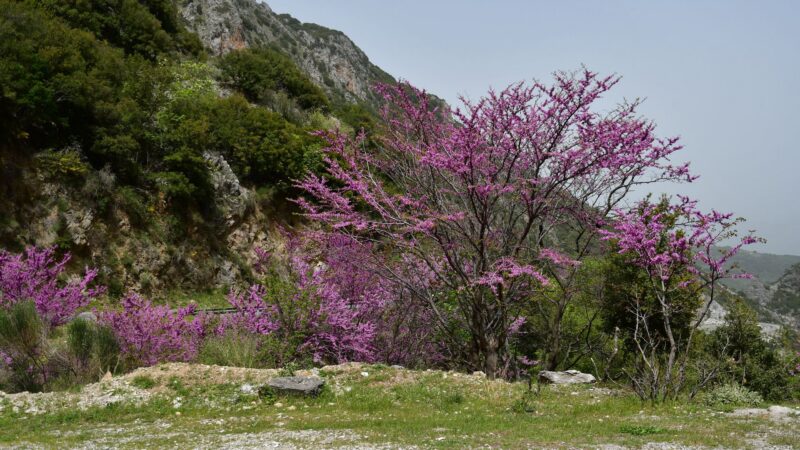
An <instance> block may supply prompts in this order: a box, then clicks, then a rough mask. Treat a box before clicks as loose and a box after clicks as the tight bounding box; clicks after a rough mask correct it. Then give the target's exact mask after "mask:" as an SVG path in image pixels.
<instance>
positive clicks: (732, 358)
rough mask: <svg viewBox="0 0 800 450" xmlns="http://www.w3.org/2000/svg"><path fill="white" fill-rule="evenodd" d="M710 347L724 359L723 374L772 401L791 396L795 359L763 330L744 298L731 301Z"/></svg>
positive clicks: (713, 334)
mask: <svg viewBox="0 0 800 450" xmlns="http://www.w3.org/2000/svg"><path fill="white" fill-rule="evenodd" d="M709 341H710V346H711V350H710V352H711V353H713V354H714V355H715V356H716V357H717V358H718V359H720V360H721V361H724V364H723V369H724V370H723V377H725V378H727V380H728V381H730V382H733V383H738V384H740V385H742V386H743V387H745V388H747V389H749V390H752V391H755V392H758V393H759V394H760V395H761V396H762V397H763V398H764V399H766V400H769V401H781V400H788V399H791V398H792V397H793V396H794V395H796V394H797V393H796V392H795V391H794V390H793V389H792V388H791V385H792V381H793V380H792V379H793V378H794V377H793V376H792V373H791V372H792V369H793V368H794V366H793V365H792V361H791V359H790V358H787V357H786V356H784V353H783V351H782V349H781V348H780V346H779V345H778V342H776V341H772V340H767V339H765V338H764V336H762V334H761V328H760V327H759V325H758V318H757V316H756V313H755V311H753V309H752V308H750V307H749V306H748V305H747V304H745V303H744V301H742V300H741V299H733V300H732V301H731V302H730V303H729V304H728V313H727V315H726V316H725V323H724V324H723V325H722V326H721V327H719V328H717V329H716V330H714V332H713V333H712V336H711V339H709Z"/></svg>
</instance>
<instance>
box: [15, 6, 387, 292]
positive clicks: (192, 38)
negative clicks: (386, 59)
mask: <svg viewBox="0 0 800 450" xmlns="http://www.w3.org/2000/svg"><path fill="white" fill-rule="evenodd" d="M225 11H227V13H226V12H225ZM226 14H233V15H234V16H235V17H239V18H240V19H241V20H240V21H239V22H236V23H237V24H238V25H237V27H238V28H236V30H237V31H236V32H237V33H243V36H245V37H246V40H245V41H243V42H245V43H246V44H247V45H245V46H227V47H219V45H217V43H218V39H217V38H215V37H214V36H217V35H216V34H214V33H216V31H215V32H211V34H209V32H208V30H209V29H210V28H207V26H211V25H209V24H217V25H219V24H221V23H224V22H227V21H229V19H230V20H233V19H231V18H230V17H229V16H228V15H226ZM254 14H255V15H256V16H258V17H261V19H253V17H255V16H252V15H254ZM251 16H252V17H251ZM187 18H188V19H191V20H188V21H187V20H186V19H187ZM0 19H1V20H2V22H0V38H2V43H0V55H2V61H1V62H0V85H2V86H3V92H2V94H3V96H2V98H0V118H2V120H3V124H4V126H3V129H2V132H0V163H2V164H1V166H2V175H3V176H2V177H0V178H2V181H0V193H2V198H0V208H2V210H3V214H2V215H0V243H2V245H3V247H5V248H8V249H16V250H19V249H21V248H22V247H24V246H26V245H39V246H51V245H57V246H58V247H59V248H61V250H64V251H71V252H72V254H73V255H74V258H73V262H72V264H73V265H74V266H75V267H76V268H77V267H80V266H82V265H84V264H88V265H91V266H95V267H98V268H99V270H100V277H101V280H102V281H104V282H105V283H106V284H108V285H109V286H110V288H111V291H112V293H114V294H119V293H121V292H123V291H124V290H126V289H129V288H134V289H136V290H139V291H142V292H164V291H166V290H170V289H173V288H182V289H188V290H204V289H208V288H213V287H218V286H230V285H231V284H232V283H236V282H238V281H242V280H245V279H247V278H248V276H249V269H248V267H249V264H248V261H247V259H248V258H249V257H250V256H249V255H251V254H252V249H253V248H254V247H255V246H263V245H265V243H266V241H267V240H268V239H269V237H268V235H269V224H270V223H276V222H281V223H287V222H291V221H292V220H294V219H293V218H292V216H293V215H292V211H293V206H292V205H291V204H290V203H289V202H287V199H288V198H292V197H294V196H296V191H294V188H293V187H292V181H291V180H293V179H296V178H298V177H300V176H302V175H303V174H305V173H306V172H308V171H314V170H316V169H317V168H318V167H319V163H320V152H319V149H320V147H321V145H322V141H321V140H320V139H319V138H317V137H316V136H313V135H312V134H311V132H312V131H313V130H318V129H324V128H332V127H342V128H343V129H349V130H356V129H361V128H367V129H369V128H370V127H371V126H372V122H373V117H374V116H373V113H371V112H369V110H374V109H375V108H376V105H377V104H376V101H377V100H376V99H375V98H373V97H370V95H371V94H369V92H370V91H369V89H368V87H369V85H370V84H371V83H373V82H375V81H380V80H383V81H391V80H392V79H391V77H389V76H388V75H386V74H385V73H383V72H382V71H380V69H378V68H377V67H375V66H373V65H371V64H370V63H369V61H368V59H367V58H366V56H365V55H364V54H363V52H361V51H360V50H359V49H358V48H357V47H355V46H354V44H352V42H351V41H350V40H349V39H347V38H346V37H345V36H344V35H343V34H341V33H339V32H334V31H331V30H327V29H323V28H321V27H315V26H306V25H302V24H299V22H297V21H296V20H294V19H291V18H290V17H288V16H281V17H279V16H276V15H274V14H272V13H271V12H270V11H269V8H268V7H267V6H266V5H263V4H257V3H255V2H249V1H239V2H237V3H231V2H216V3H214V2H208V3H201V2H188V3H183V2H181V3H177V2H173V1H171V0H163V1H162V0H150V1H143V2H138V1H130V0H107V1H102V2H81V1H66V2H62V1H50V0H41V1H40V0H32V1H27V2H10V1H3V2H2V16H1V17H0ZM251 19H252V20H251ZM262 19H263V20H262ZM200 23H203V24H206V25H207V26H206V27H205V28H204V27H200V26H199V25H198V24H200ZM212 28H213V27H212ZM195 29H196V30H197V31H198V32H200V34H199V35H198V34H195V33H194V32H193V30H195ZM213 29H214V30H216V28H213ZM230 31H231V32H233V29H230ZM280 36H290V37H291V39H290V41H291V42H295V41H297V42H303V43H304V44H303V45H307V46H308V47H307V48H306V47H302V46H298V45H299V44H297V45H293V46H292V45H290V46H288V47H286V46H284V47H280V48H277V47H275V46H269V44H270V43H272V42H273V41H274V42H278V43H279V42H284V41H281V40H280ZM217 37H218V36H217ZM215 39H216V40H215ZM225 39H227V38H225ZM287 39H288V38H287ZM326 39H327V40H328V41H326V42H330V45H327V46H322V47H320V46H318V45H317V43H318V42H322V41H324V40H326ZM321 40H322V41H321ZM226 42H227V41H226ZM287 42H288V41H287ZM244 47H248V48H244ZM250 47H252V48H250ZM293 48H294V49H298V50H297V51H294V53H292V51H293V50H292V49H293ZM303 48H305V50H303ZM310 48H317V49H318V48H323V49H324V51H323V50H319V51H317V50H315V51H314V52H311V51H310V50H308V49H310ZM223 50H224V51H223ZM320 51H322V52H323V53H319V52H320ZM298 63H301V64H298ZM342 64H344V66H342ZM348 64H349V65H348ZM342 67H344V68H342ZM323 74H325V75H324V76H323ZM331 80H335V82H333V84H331V83H332V82H331ZM326 83H327V84H326ZM132 255H136V257H135V258H134V257H132Z"/></svg>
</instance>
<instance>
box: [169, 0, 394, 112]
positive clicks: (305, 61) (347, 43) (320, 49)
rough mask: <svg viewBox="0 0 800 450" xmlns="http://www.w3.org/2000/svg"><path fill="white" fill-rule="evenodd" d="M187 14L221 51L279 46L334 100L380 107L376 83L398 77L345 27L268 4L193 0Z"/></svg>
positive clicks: (247, 0)
mask: <svg viewBox="0 0 800 450" xmlns="http://www.w3.org/2000/svg"><path fill="white" fill-rule="evenodd" d="M181 16H182V17H183V19H184V21H185V23H186V25H187V27H188V28H189V29H190V30H192V31H194V32H195V33H197V34H198V35H199V36H200V39H201V40H202V41H203V43H204V44H205V45H206V47H208V49H209V50H210V51H211V52H213V53H215V54H224V53H226V52H229V51H231V50H237V49H241V48H246V47H258V46H267V45H271V46H274V47H277V48H278V49H280V50H281V51H283V52H284V53H286V54H287V55H289V56H290V57H291V58H292V59H293V60H294V61H295V63H296V64H297V65H298V66H299V67H300V68H301V69H302V70H303V71H304V72H306V73H307V74H308V75H309V76H310V77H311V79H312V80H314V81H315V82H316V83H317V84H318V85H319V86H320V87H322V88H323V89H324V90H325V91H326V92H327V94H328V95H330V96H331V97H333V98H339V99H343V100H346V101H349V102H354V101H362V102H367V103H370V104H373V105H374V104H376V103H377V97H376V96H375V95H374V93H373V92H372V91H371V87H372V85H373V84H374V83H375V82H376V81H391V80H393V79H392V77H391V76H390V75H389V74H387V73H386V72H384V71H383V70H381V69H380V68H379V67H377V66H376V65H374V64H372V63H371V62H370V61H369V58H367V55H366V54H364V52H363V51H362V50H361V49H360V48H358V47H357V46H356V45H355V44H354V43H353V41H351V40H350V38H348V37H347V36H346V35H345V34H344V33H342V32H341V31H336V30H331V29H328V28H325V27H322V26H319V25H316V24H310V23H301V22H300V21H298V20H297V19H294V18H292V17H291V16H289V15H288V14H276V13H275V12H273V11H272V9H270V7H269V6H267V4H266V3H263V2H256V1H255V0H189V1H187V2H185V3H184V4H183V6H182V7H181Z"/></svg>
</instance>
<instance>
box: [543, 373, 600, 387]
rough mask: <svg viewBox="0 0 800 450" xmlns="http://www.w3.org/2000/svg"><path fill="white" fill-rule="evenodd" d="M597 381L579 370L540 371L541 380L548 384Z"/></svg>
mask: <svg viewBox="0 0 800 450" xmlns="http://www.w3.org/2000/svg"><path fill="white" fill-rule="evenodd" d="M595 381H597V380H596V379H595V377H594V376H593V375H591V374H588V373H583V372H578V371H577V370H567V371H564V372H554V371H550V370H543V371H541V372H539V382H540V383H546V384H586V383H594V382H595Z"/></svg>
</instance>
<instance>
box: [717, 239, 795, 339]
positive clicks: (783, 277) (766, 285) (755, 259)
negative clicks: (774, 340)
mask: <svg viewBox="0 0 800 450" xmlns="http://www.w3.org/2000/svg"><path fill="white" fill-rule="evenodd" d="M731 264H736V265H737V266H738V267H739V269H740V270H741V271H742V272H745V273H748V274H750V275H752V278H749V279H748V278H741V279H728V280H724V281H723V284H724V285H725V286H726V287H727V288H729V289H730V290H731V291H733V292H735V293H736V294H738V295H739V296H741V297H742V298H743V299H745V300H746V301H747V302H748V304H749V305H750V306H751V307H753V308H754V309H755V310H756V311H757V312H758V314H759V317H760V319H761V320H763V321H766V322H772V323H776V324H780V325H788V326H790V327H792V328H795V329H798V327H800V283H798V274H800V256H796V255H775V254H771V253H760V252H755V251H748V250H742V251H740V252H739V253H738V254H737V255H736V256H734V257H733V258H732V259H731Z"/></svg>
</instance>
